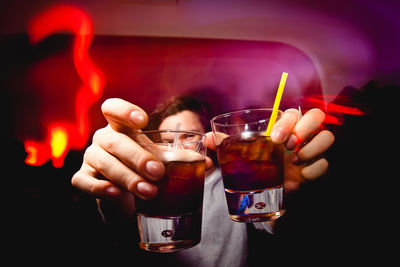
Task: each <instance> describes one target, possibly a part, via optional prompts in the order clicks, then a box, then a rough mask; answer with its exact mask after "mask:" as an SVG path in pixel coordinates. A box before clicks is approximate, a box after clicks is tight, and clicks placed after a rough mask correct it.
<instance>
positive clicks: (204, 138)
mask: <svg viewBox="0 0 400 267" xmlns="http://www.w3.org/2000/svg"><path fill="white" fill-rule="evenodd" d="M152 133H175V134H195V135H199V136H201V139H200V140H196V141H188V142H182V143H180V144H191V143H192V144H193V143H198V142H203V141H204V140H206V138H207V136H206V135H205V134H204V133H201V132H196V131H186V130H176V129H163V130H146V131H140V132H137V133H134V134H132V136H133V137H135V136H137V135H141V134H143V135H147V134H152ZM135 142H137V143H139V144H140V143H141V142H140V141H139V142H138V141H135ZM142 143H143V142H142Z"/></svg>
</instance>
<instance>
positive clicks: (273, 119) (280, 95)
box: [265, 72, 288, 136]
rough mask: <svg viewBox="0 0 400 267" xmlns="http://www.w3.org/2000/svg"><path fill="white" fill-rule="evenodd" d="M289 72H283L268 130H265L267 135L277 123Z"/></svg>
mask: <svg viewBox="0 0 400 267" xmlns="http://www.w3.org/2000/svg"><path fill="white" fill-rule="evenodd" d="M287 76H288V74H287V72H282V77H281V82H280V83H279V88H278V92H277V93H276V96H275V102H274V107H273V108H272V114H271V118H270V119H269V123H268V127H267V131H266V132H265V135H266V136H270V135H271V131H272V127H273V126H274V124H275V121H276V117H277V116H278V110H279V104H280V103H281V99H282V94H283V89H284V88H285V84H286V79H287Z"/></svg>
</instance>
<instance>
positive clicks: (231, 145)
mask: <svg viewBox="0 0 400 267" xmlns="http://www.w3.org/2000/svg"><path fill="white" fill-rule="evenodd" d="M217 152H218V159H219V164H220V167H221V171H222V177H223V180H224V186H225V189H226V190H232V191H235V192H236V191H251V190H261V189H267V188H273V187H277V186H281V185H282V184H283V145H277V144H274V143H272V142H271V141H269V140H268V139H267V137H265V136H254V137H250V138H246V139H243V138H239V137H227V138H225V139H224V140H223V141H222V143H221V144H220V145H218V146H217Z"/></svg>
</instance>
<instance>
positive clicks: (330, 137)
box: [321, 130, 335, 145]
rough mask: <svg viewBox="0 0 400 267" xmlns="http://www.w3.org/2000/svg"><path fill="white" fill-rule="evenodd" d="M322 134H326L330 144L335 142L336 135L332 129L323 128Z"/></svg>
mask: <svg viewBox="0 0 400 267" xmlns="http://www.w3.org/2000/svg"><path fill="white" fill-rule="evenodd" d="M321 134H323V135H324V136H325V138H326V140H327V143H328V144H329V145H332V144H333V143H334V142H335V135H334V134H333V133H332V132H331V131H328V130H323V131H321Z"/></svg>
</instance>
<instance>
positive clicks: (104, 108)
mask: <svg viewBox="0 0 400 267" xmlns="http://www.w3.org/2000/svg"><path fill="white" fill-rule="evenodd" d="M113 102H114V99H113V98H108V99H106V100H105V101H104V102H103V103H102V104H101V111H102V112H103V113H106V112H107V111H108V110H109V107H112V106H113Z"/></svg>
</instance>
